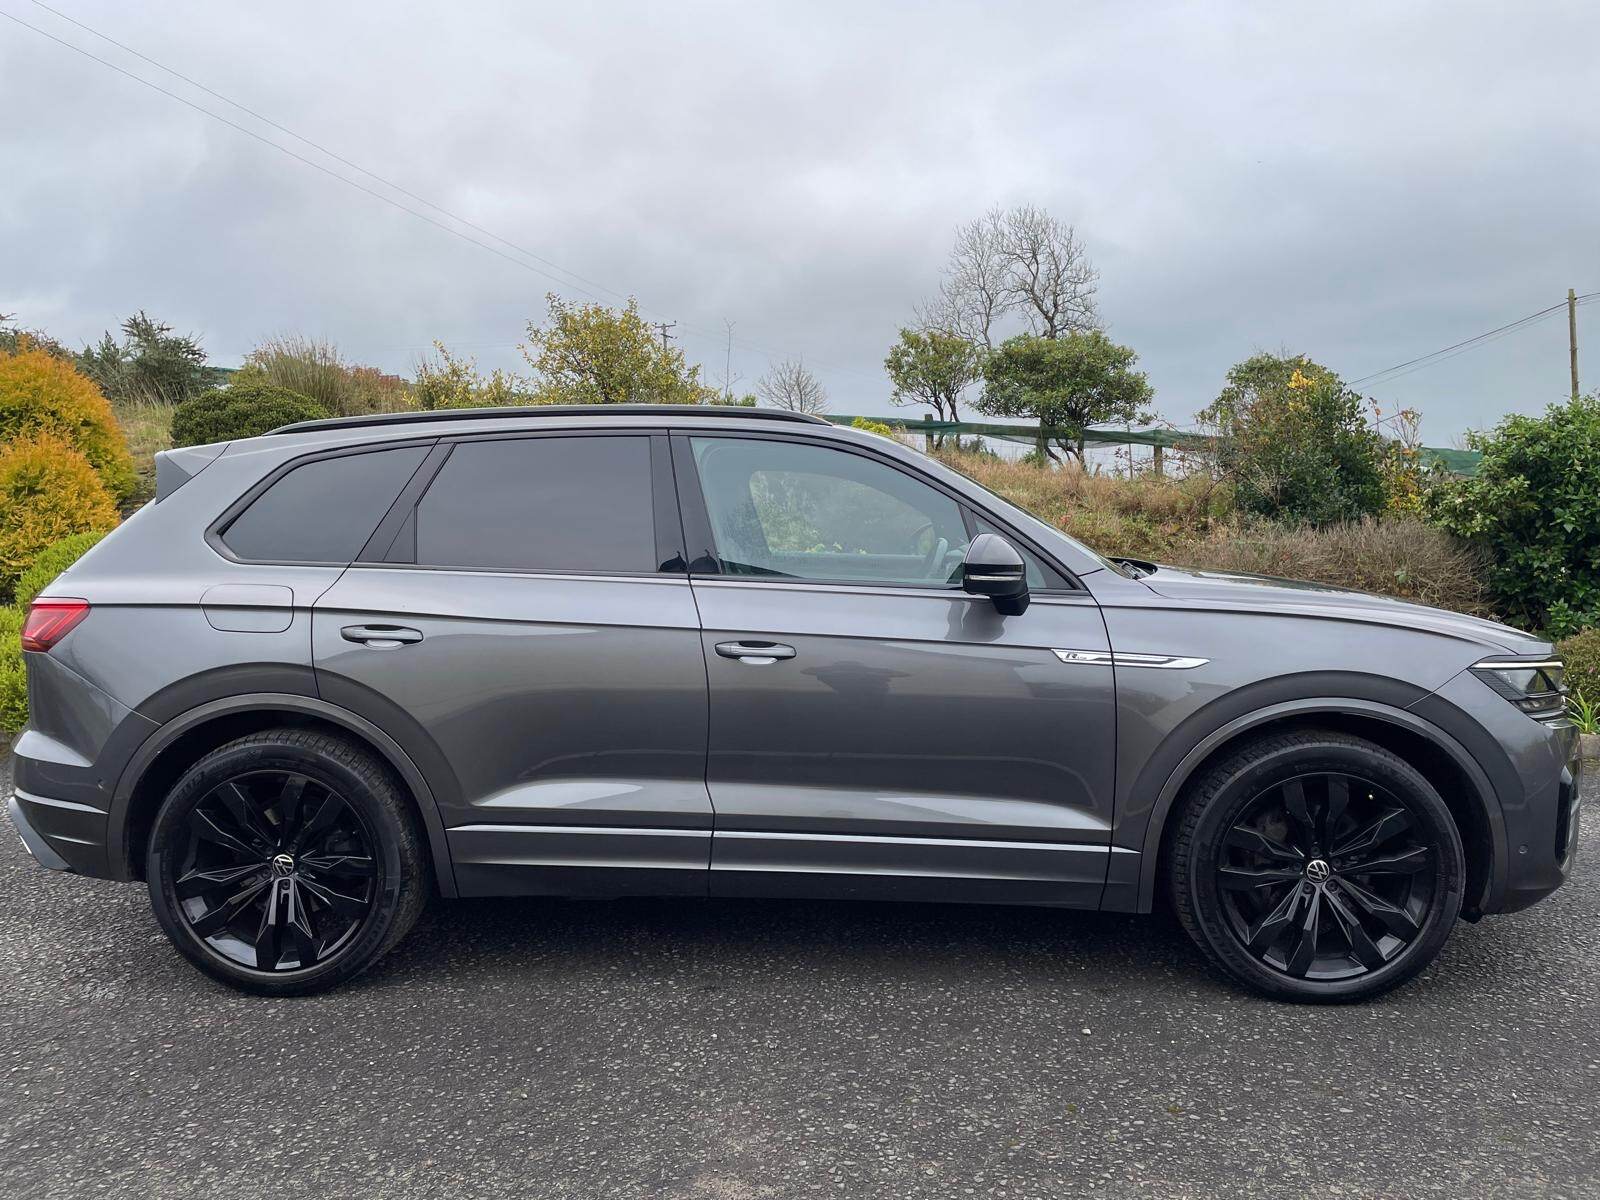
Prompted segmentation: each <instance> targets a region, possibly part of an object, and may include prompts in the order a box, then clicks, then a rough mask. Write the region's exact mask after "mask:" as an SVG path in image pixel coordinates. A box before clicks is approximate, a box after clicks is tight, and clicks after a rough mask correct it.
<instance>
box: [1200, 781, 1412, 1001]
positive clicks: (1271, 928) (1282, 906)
mask: <svg viewBox="0 0 1600 1200" xmlns="http://www.w3.org/2000/svg"><path fill="white" fill-rule="evenodd" d="M1434 858H1435V856H1434V849H1433V847H1432V846H1431V845H1430V844H1429V843H1428V841H1427V840H1426V839H1425V837H1424V835H1423V834H1422V832H1421V827H1420V824H1419V822H1418V821H1417V820H1416V818H1414V817H1413V816H1412V814H1411V812H1410V811H1409V810H1408V808H1407V807H1406V805H1405V803H1404V802H1403V801H1401V800H1400V799H1399V798H1398V797H1397V796H1395V795H1394V794H1393V793H1391V792H1390V791H1388V790H1387V789H1386V788H1384V787H1383V786H1382V785H1381V784H1378V783H1376V782H1374V781H1372V780H1370V779H1363V778H1361V777H1360V776H1357V775H1348V774H1343V773H1337V772H1320V773H1315V774H1306V775H1298V776H1295V777H1294V778H1292V779H1287V780H1284V781H1283V782H1282V783H1277V784H1274V785H1272V786H1271V787H1269V788H1267V789H1266V790H1264V791H1263V792H1261V793H1260V794H1259V795H1257V796H1256V797H1254V798H1253V799H1252V800H1251V801H1250V802H1249V803H1248V804H1246V805H1245V807H1244V810H1243V811H1242V812H1241V813H1240V815H1239V817H1238V818H1237V819H1236V820H1235V821H1234V823H1233V827H1232V828H1231V829H1230V830H1229V831H1228V834H1227V837H1226V838H1225V839H1224V840H1223V843H1222V846H1221V848H1220V853H1219V855H1218V860H1219V861H1218V863H1217V867H1216V871H1217V886H1218V888H1219V890H1220V892H1221V894H1222V898H1223V908H1224V910H1225V912H1226V913H1227V918H1228V927H1229V928H1230V929H1231V930H1232V932H1233V934H1234V936H1235V937H1237V938H1238V939H1239V943H1240V944H1241V945H1242V946H1243V947H1244V949H1245V950H1246V951H1247V952H1248V953H1250V954H1252V955H1254V956H1255V958H1256V959H1257V960H1259V961H1260V962H1262V963H1264V964H1265V965H1266V966H1268V967H1270V968H1272V969H1273V970H1275V971H1281V972H1283V973H1284V974H1286V975H1289V976H1292V977H1293V978H1296V979H1313V980H1334V979H1352V978H1354V977H1356V976H1359V975H1364V974H1366V973H1368V972H1369V971H1376V970H1379V969H1380V968H1382V967H1383V966H1385V965H1386V964H1387V963H1389V962H1391V961H1393V960H1394V959H1395V958H1396V957H1397V956H1398V955H1399V954H1401V953H1402V952H1403V951H1404V950H1405V948H1406V947H1407V946H1409V945H1411V944H1412V942H1414V941H1415V940H1416V937H1417V935H1418V934H1419V933H1421V932H1422V926H1423V923H1424V921H1425V920H1426V917H1427V914H1428V911H1429V909H1430V907H1431V906H1432V902H1433V891H1434V886H1435V882H1434V871H1433V866H1434Z"/></svg>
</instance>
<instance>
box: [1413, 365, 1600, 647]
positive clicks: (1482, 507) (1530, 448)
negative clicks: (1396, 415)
mask: <svg viewBox="0 0 1600 1200" xmlns="http://www.w3.org/2000/svg"><path fill="white" fill-rule="evenodd" d="M1468 442H1469V444H1470V445H1471V446H1472V448H1473V449H1475V450H1481V451H1482V452H1483V460H1482V461H1481V462H1480V463H1479V465H1478V473H1477V474H1476V475H1474V476H1472V477H1471V478H1469V479H1462V480H1456V481H1453V482H1451V483H1448V484H1444V485H1442V486H1440V487H1438V488H1436V489H1435V490H1434V491H1433V493H1432V494H1431V495H1430V496H1429V498H1428V511H1429V513H1430V514H1431V515H1432V517H1433V519H1434V520H1435V521H1437V522H1438V523H1439V524H1440V525H1442V526H1443V527H1444V528H1446V529H1448V530H1450V531H1451V532H1452V533H1455V534H1457V535H1458V536H1460V537H1464V538H1468V539H1470V540H1471V541H1473V542H1475V543H1476V544H1478V545H1480V546H1482V547H1484V548H1485V549H1486V550H1487V551H1488V552H1489V553H1490V554H1491V555H1492V556H1493V566H1492V568H1491V570H1490V576H1489V583H1490V587H1491V588H1492V589H1493V592H1494V594H1495V596H1496V598H1497V600H1498V601H1499V603H1500V604H1501V606H1502V607H1503V608H1504V609H1505V611H1506V612H1508V613H1509V614H1510V615H1511V616H1512V617H1513V618H1514V619H1516V620H1519V621H1521V622H1523V623H1525V624H1526V625H1528V626H1529V627H1530V628H1535V629H1547V630H1549V631H1550V633H1552V634H1553V635H1554V636H1556V637H1561V636H1564V635H1567V634H1572V633H1576V632H1577V631H1578V630H1580V629H1586V628H1589V627H1590V626H1597V625H1600V570H1597V569H1596V568H1597V566H1600V396H1596V395H1588V396H1582V397H1579V398H1578V399H1577V400H1571V401H1568V402H1566V403H1564V404H1552V405H1551V406H1550V407H1549V409H1547V410H1546V411H1545V414H1544V416H1542V417H1527V416H1514V417H1508V418H1506V420H1504V421H1502V422H1501V423H1500V425H1499V427H1498V428H1496V429H1495V430H1494V432H1493V433H1489V434H1471V435H1469V437H1468Z"/></svg>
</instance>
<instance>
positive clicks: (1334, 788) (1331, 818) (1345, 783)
mask: <svg viewBox="0 0 1600 1200" xmlns="http://www.w3.org/2000/svg"><path fill="white" fill-rule="evenodd" d="M1349 807H1350V777H1349V776H1348V775H1329V776H1328V808H1327V811H1326V812H1324V813H1323V814H1322V848H1323V849H1324V850H1326V849H1327V848H1328V847H1329V846H1331V845H1333V839H1334V838H1336V837H1338V836H1339V822H1340V821H1342V820H1344V813H1345V809H1347V808H1349Z"/></svg>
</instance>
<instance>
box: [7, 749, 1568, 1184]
mask: <svg viewBox="0 0 1600 1200" xmlns="http://www.w3.org/2000/svg"><path fill="white" fill-rule="evenodd" d="M1591 778H1600V773H1597V775H1596V776H1592V777H1591ZM8 790H9V779H8V775H7V773H5V772H3V771H0V795H3V794H4V793H6V792H7V791H8ZM1589 803H1590V807H1591V808H1592V807H1593V803H1594V797H1593V795H1591V797H1590V801H1589ZM1583 842H1584V844H1583V846H1582V848H1581V850H1580V865H1579V868H1578V871H1577V874H1576V877H1575V878H1574V880H1573V881H1572V883H1571V884H1570V885H1569V886H1568V887H1566V888H1564V889H1563V890H1562V891H1561V892H1559V893H1557V894H1556V895H1555V896H1554V897H1552V898H1551V899H1549V900H1547V901H1545V902H1544V903H1542V904H1540V905H1538V906H1537V907H1535V908H1533V909H1531V910H1530V911H1528V912H1525V913H1521V914H1518V915H1515V916H1511V917H1500V918H1490V919H1488V920H1486V921H1485V922H1483V923H1482V924H1481V925H1478V926H1468V925H1460V926H1458V927H1457V930H1456V933H1455V935H1454V937H1452V939H1451V941H1450V943H1449V945H1448V946H1447V947H1446V948H1445V952H1444V955H1443V956H1442V958H1441V960H1440V961H1439V962H1438V963H1437V964H1436V965H1435V966H1434V967H1433V968H1432V969H1431V970H1430V971H1428V972H1427V973H1426V974H1425V975H1424V976H1423V977H1422V978H1421V979H1420V980H1419V981H1418V982H1416V983H1413V984H1412V985H1411V986H1410V987H1408V988H1405V989H1403V990H1402V991H1401V992H1400V993H1398V994H1396V995H1391V996H1390V997H1388V998H1386V999H1384V1000H1381V1001H1379V1002H1376V1003H1372V1004H1367V1005H1364V1006H1360V1007H1353V1008H1338V1009H1312V1008H1297V1007H1289V1006H1283V1005H1274V1004H1269V1003H1264V1002H1261V1001H1257V1000H1253V999H1250V998H1248V997H1246V996H1244V995H1242V994H1240V993H1239V992H1237V991H1235V990H1233V989H1232V988H1231V987H1229V986H1228V985H1226V984H1224V983H1221V982H1219V981H1217V980H1214V979H1213V978H1211V977H1210V976H1208V975H1207V974H1206V973H1205V971H1204V970H1203V969H1202V967H1201V966H1200V964H1199V962H1198V960H1197V957H1196V955H1195V954H1194V953H1193V952H1192V950H1191V948H1190V947H1189V945H1188V944H1187V942H1186V941H1185V940H1184V939H1183V937H1182V935H1181V933H1180V932H1179V931H1178V930H1177V929H1176V927H1175V926H1174V925H1173V924H1172V923H1170V922H1169V921H1166V920H1160V919H1157V920H1151V919H1148V918H1135V917H1113V916H1101V915H1094V914H1079V913H1059V912H1049V911H1040V910H1026V909H1015V910H1006V909H984V908H958V907H932V906H929V907H909V906H907V907H902V906H869V905H853V904H807V903H751V902H741V903H735V902H696V901H676V900H675V901H659V902H648V903H646V902H614V903H587V902H586V903H579V902H557V901H528V900H521V901H492V902H491V901H460V902H455V903H449V904H445V903H440V904H437V905H435V906H434V907H433V909H432V910H430V912H429V913H428V914H426V915H425V916H424V918H423V921H422V924H421V925H420V926H419V927H418V928H417V930H416V932H415V933H413V934H412V935H411V937H410V938H409V939H408V940H407V941H406V942H405V943H404V944H403V945H402V946H401V947H400V949H399V950H398V951H396V953H395V954H393V955H392V956H391V957H390V958H389V959H388V960H386V961H385V962H384V963H383V964H382V965H381V966H380V967H379V968H378V969H377V970H375V971H374V972H372V973H371V974H369V975H368V976H366V977H364V978H363V979H362V980H361V981H360V982H358V983H357V984H356V985H354V986H351V987H348V988H346V989H345V990H343V991H340V992H337V993H334V994H332V995H328V996H322V997H316V998H311V999H303V1000H285V1001H271V1000H260V999H253V998H250V997H245V996H239V995H236V994H233V993H231V992H228V991H225V990H223V989H222V988H220V987H217V986H215V985H213V984H211V983H209V982H208V981H206V980H205V979H204V978H202V977H201V976H200V975H198V974H196V973H195V972H194V971H192V970H191V969H190V968H189V967H188V966H187V965H186V964H184V963H183V962H182V961H181V960H180V959H179V958H178V956H177V954H176V953H175V952H173V951H172V950H170V949H169V948H168V946H167V944H166V943H165V941H164V940H163V939H162V937H161V935H160V933H159V931H158V930H157V928H156V925H155V922H154V920H153V919H152V918H151V916H150V914H149V910H148V907H147V905H146V900H145V895H144V892H143V889H142V888H140V887H135V886H126V885H119V884H111V883H105V882H99V881H95V880H85V879H77V878H72V877H68V876H62V875H54V874H50V873H47V872H44V871H41V870H38V869H37V868H35V867H34V866H33V864H32V863H31V861H30V860H29V859H28V858H27V857H26V856H25V854H24V853H23V851H22V849H21V847H20V846H19V845H18V843H17V841H16V839H15V838H13V837H9V836H8V837H5V838H0V978H3V979H4V981H5V987H4V1002H3V1003H4V1010H3V1011H4V1014H5V1015H4V1023H3V1025H0V1071H3V1072H4V1086H3V1087H0V1195H4V1196H7V1197H37V1196H48V1197H56V1196H59V1197H73V1198H74V1200H77V1198H81V1197H89V1196H112V1195H117V1196H120V1195H153V1196H162V1197H180V1196H204V1197H217V1196H258V1195H263V1196H264V1195H271V1196H328V1197H337V1196H356V1195H376V1194H381V1195H383V1196H385V1197H402V1196H440V1197H456V1196H472V1197H496V1196H517V1197H547V1196H550V1197H636V1196H662V1197H685V1198H693V1197H705V1198H712V1200H718V1198H720V1200H738V1198H743V1197H768V1196H771V1197H790V1196H795V1197H809V1196H849V1197H852V1198H855V1197H871V1196H884V1197H895V1198H896V1200H902V1198H908V1197H923V1196H926V1197H939V1198H941V1200H944V1198H949V1197H963V1196H1008V1197H1043V1196H1057V1195H1081V1194H1095V1195H1100V1196H1159V1197H1171V1196H1230V1197H1234V1196H1286V1197H1287V1196H1301V1195H1308V1194H1316V1195H1319V1196H1323V1197H1328V1196H1356V1197H1370V1196H1380V1195H1382V1196H1406V1197H1414V1196H1434V1195H1438V1196H1490V1195H1506V1196H1584V1195H1596V1194H1600V1147H1597V1140H1600V1128H1597V1127H1600V1099H1597V1091H1600V1025H1597V1017H1600V959H1597V953H1596V952H1597V949H1600V936H1597V928H1600V920H1597V918H1600V879H1597V871H1596V867H1595V865H1594V864H1595V862H1596V860H1597V859H1600V820H1595V819H1594V818H1593V817H1592V816H1591V818H1590V819H1589V821H1588V822H1587V828H1586V829H1585V831H1584V839H1583Z"/></svg>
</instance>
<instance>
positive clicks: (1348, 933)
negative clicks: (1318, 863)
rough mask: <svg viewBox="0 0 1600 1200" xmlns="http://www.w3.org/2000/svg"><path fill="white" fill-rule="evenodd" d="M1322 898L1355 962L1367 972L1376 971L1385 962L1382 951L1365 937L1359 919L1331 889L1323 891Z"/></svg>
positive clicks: (1370, 939) (1365, 933) (1365, 934)
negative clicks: (1354, 957)
mask: <svg viewBox="0 0 1600 1200" xmlns="http://www.w3.org/2000/svg"><path fill="white" fill-rule="evenodd" d="M1323 898H1324V899H1326V900H1327V902H1328V911H1329V912H1331V913H1332V914H1333V919H1334V924H1335V925H1337V926H1338V927H1339V932H1340V933H1342V934H1344V940H1345V941H1346V942H1347V943H1349V945H1350V951H1351V953H1353V954H1354V955H1355V956H1356V960H1357V961H1358V962H1360V964H1361V965H1362V966H1364V967H1366V968H1367V969H1368V970H1369V971H1371V970H1376V969H1377V968H1379V967H1381V966H1383V964H1384V962H1385V961H1387V960H1386V959H1385V958H1384V957H1383V951H1382V950H1379V949H1378V945H1377V943H1376V942H1374V941H1373V940H1372V938H1370V937H1369V936H1368V935H1367V931H1366V930H1365V929H1363V928H1362V926H1361V919H1360V918H1359V917H1358V916H1356V914H1355V913H1354V912H1352V911H1351V910H1350V909H1349V908H1348V907H1346V906H1345V903H1344V901H1343V900H1342V899H1340V898H1339V895H1338V893H1337V892H1335V891H1334V889H1333V888H1332V887H1328V888H1326V889H1324V891H1323Z"/></svg>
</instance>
